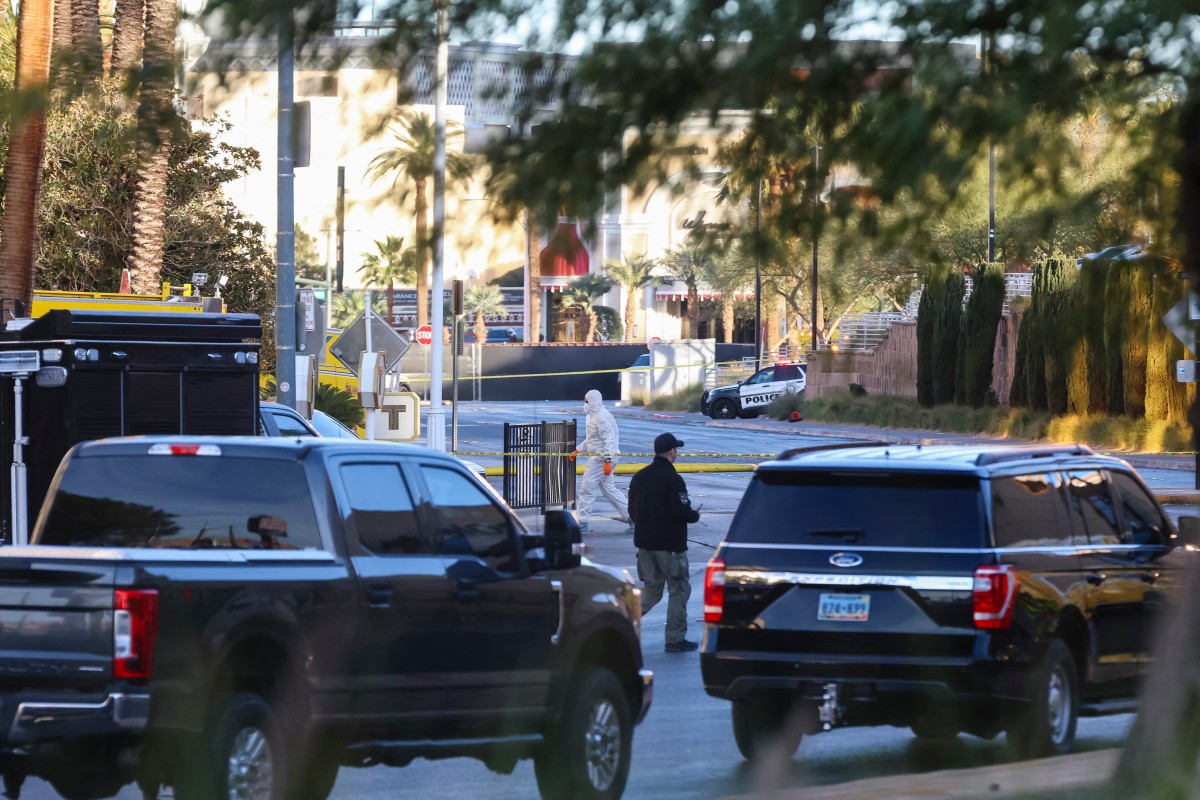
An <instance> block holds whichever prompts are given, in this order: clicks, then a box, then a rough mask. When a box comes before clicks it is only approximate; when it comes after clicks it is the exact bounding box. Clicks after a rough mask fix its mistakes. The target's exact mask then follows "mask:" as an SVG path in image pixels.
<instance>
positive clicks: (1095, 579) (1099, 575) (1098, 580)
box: [1087, 572, 1108, 586]
mask: <svg viewBox="0 0 1200 800" xmlns="http://www.w3.org/2000/svg"><path fill="white" fill-rule="evenodd" d="M1106 580H1108V576H1107V575H1105V574H1104V573H1103V572H1093V573H1092V574H1091V575H1088V576H1087V582H1088V583H1090V584H1091V585H1092V586H1099V585H1100V584H1102V583H1104V582H1105V581H1106Z"/></svg>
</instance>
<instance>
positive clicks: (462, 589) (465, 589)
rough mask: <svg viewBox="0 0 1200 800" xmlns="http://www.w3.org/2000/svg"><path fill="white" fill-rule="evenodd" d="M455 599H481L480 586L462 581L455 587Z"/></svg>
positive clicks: (467, 600)
mask: <svg viewBox="0 0 1200 800" xmlns="http://www.w3.org/2000/svg"><path fill="white" fill-rule="evenodd" d="M454 599H455V600H457V601H458V602H460V603H474V602H475V601H476V600H478V599H479V587H478V586H472V585H471V584H469V583H460V584H457V585H455V587H454Z"/></svg>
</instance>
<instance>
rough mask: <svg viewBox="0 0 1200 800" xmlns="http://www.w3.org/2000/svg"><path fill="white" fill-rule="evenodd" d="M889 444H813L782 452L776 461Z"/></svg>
mask: <svg viewBox="0 0 1200 800" xmlns="http://www.w3.org/2000/svg"><path fill="white" fill-rule="evenodd" d="M889 444H891V443H890V442H839V443H837V444H814V445H810V446H809V447H793V448H791V449H790V450H784V451H783V452H782V453H780V454H779V455H778V456H776V459H777V460H779V461H786V460H787V459H789V458H795V457H796V456H802V455H804V454H805V453H818V452H820V451H822V450H849V449H851V448H855V447H887V446H888V445H889Z"/></svg>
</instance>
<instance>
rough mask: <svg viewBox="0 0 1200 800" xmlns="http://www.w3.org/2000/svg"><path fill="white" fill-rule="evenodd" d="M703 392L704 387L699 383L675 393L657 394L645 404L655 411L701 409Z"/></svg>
mask: <svg viewBox="0 0 1200 800" xmlns="http://www.w3.org/2000/svg"><path fill="white" fill-rule="evenodd" d="M702 394H704V387H703V386H701V385H700V384H698V383H697V384H693V385H691V386H687V387H685V388H683V389H680V390H679V391H678V392H675V393H674V394H660V395H655V397H654V399H653V400H651V401H650V402H648V403H646V404H645V405H646V408H649V409H652V410H654V411H699V410H700V395H702Z"/></svg>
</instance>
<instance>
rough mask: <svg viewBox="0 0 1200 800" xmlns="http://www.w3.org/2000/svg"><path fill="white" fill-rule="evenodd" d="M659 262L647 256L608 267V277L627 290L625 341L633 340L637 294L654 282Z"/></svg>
mask: <svg viewBox="0 0 1200 800" xmlns="http://www.w3.org/2000/svg"><path fill="white" fill-rule="evenodd" d="M656 266H658V262H657V261H655V260H653V259H649V258H646V257H645V256H634V257H633V258H623V259H621V261H620V262H611V263H609V264H608V266H607V268H606V269H607V272H608V277H609V278H611V279H612V280H613V282H614V283H616V284H617V285H618V286H620V287H621V288H622V289H624V290H625V341H627V342H628V341H632V339H633V322H634V315H635V313H636V310H637V293H638V290H639V289H641V288H642V287H643V286H645V285H646V284H648V283H650V282H651V281H653V280H654V274H653V273H654V268H655V267H656Z"/></svg>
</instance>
